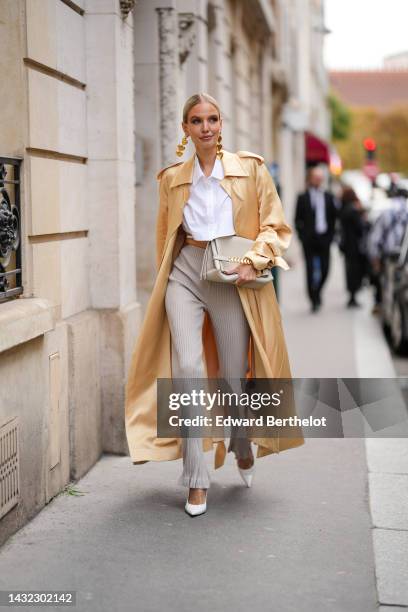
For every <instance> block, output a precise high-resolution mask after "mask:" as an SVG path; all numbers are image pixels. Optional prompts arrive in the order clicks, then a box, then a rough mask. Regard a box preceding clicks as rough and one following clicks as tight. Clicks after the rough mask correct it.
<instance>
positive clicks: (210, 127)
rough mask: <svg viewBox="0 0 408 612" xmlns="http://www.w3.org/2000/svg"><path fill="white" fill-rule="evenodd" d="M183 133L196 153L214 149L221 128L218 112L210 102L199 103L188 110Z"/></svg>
mask: <svg viewBox="0 0 408 612" xmlns="http://www.w3.org/2000/svg"><path fill="white" fill-rule="evenodd" d="M182 126H183V130H184V133H185V134H186V136H190V138H191V140H192V141H193V143H194V145H195V147H196V149H197V150H198V151H208V150H211V149H215V148H216V145H217V139H218V135H219V133H220V132H221V128H222V119H220V118H219V115H218V110H217V109H216V108H215V106H213V105H212V104H211V103H210V102H200V103H199V104H196V105H195V106H193V107H192V108H191V109H190V112H189V113H188V119H187V123H184V122H183V123H182Z"/></svg>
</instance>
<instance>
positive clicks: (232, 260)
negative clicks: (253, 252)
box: [200, 236, 273, 289]
mask: <svg viewBox="0 0 408 612" xmlns="http://www.w3.org/2000/svg"><path fill="white" fill-rule="evenodd" d="M253 243H254V241H253V240H249V239H248V238H242V237H241V236H221V237H220V238H214V239H213V240H210V241H209V242H208V244H207V246H206V249H205V252H204V257H203V264H202V267H201V275H200V278H201V280H207V281H214V282H216V283H229V284H234V283H235V281H236V280H237V279H238V274H225V271H226V270H231V269H232V268H235V266H236V265H237V264H240V263H252V262H251V260H250V259H248V258H246V257H244V256H243V254H244V253H246V252H247V251H249V250H250V249H251V247H252V245H253ZM272 279H273V276H272V272H271V270H270V269H269V268H266V269H265V270H262V272H261V273H260V274H259V276H257V277H256V279H255V280H253V281H248V282H247V283H244V284H242V285H240V286H241V287H245V288H248V289H262V288H263V287H264V286H265V285H266V284H267V283H270V282H272Z"/></svg>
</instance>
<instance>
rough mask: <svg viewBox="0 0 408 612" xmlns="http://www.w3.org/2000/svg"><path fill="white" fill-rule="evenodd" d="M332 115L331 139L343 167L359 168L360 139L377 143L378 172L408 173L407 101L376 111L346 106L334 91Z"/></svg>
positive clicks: (361, 148) (362, 159)
mask: <svg viewBox="0 0 408 612" xmlns="http://www.w3.org/2000/svg"><path fill="white" fill-rule="evenodd" d="M328 102H329V107H330V109H331V115H332V141H333V144H334V145H335V147H336V149H337V151H338V153H339V155H340V157H341V159H342V162H343V168H344V169H345V170H346V169H356V168H362V167H363V165H364V160H365V151H364V147H363V141H364V139H365V138H372V139H373V140H375V141H376V143H377V154H376V158H377V161H378V164H379V167H380V170H381V172H400V173H402V174H406V175H408V104H406V105H400V106H395V107H393V108H392V109H390V110H389V111H385V112H379V111H378V110H375V109H373V108H362V107H354V108H353V107H348V106H347V105H345V104H344V103H343V102H342V101H341V100H339V99H338V98H337V97H336V96H335V95H334V94H331V95H330V96H329V101H328Z"/></svg>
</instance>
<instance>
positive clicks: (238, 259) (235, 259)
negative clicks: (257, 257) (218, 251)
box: [228, 257, 252, 264]
mask: <svg viewBox="0 0 408 612" xmlns="http://www.w3.org/2000/svg"><path fill="white" fill-rule="evenodd" d="M228 261H231V262H233V263H241V264H251V263H252V261H251V260H250V259H249V257H228Z"/></svg>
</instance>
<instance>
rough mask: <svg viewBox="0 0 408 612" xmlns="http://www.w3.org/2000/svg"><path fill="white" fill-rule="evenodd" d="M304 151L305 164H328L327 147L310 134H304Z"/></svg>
mask: <svg viewBox="0 0 408 612" xmlns="http://www.w3.org/2000/svg"><path fill="white" fill-rule="evenodd" d="M305 149H306V161H307V162H315V163H316V162H318V163H321V164H329V163H330V150H329V147H328V145H327V144H326V143H325V142H324V141H323V140H320V138H318V137H317V136H315V135H314V134H311V133H310V132H305Z"/></svg>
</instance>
